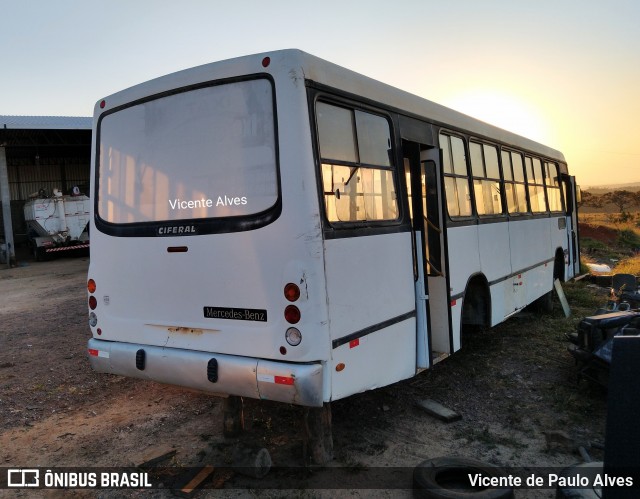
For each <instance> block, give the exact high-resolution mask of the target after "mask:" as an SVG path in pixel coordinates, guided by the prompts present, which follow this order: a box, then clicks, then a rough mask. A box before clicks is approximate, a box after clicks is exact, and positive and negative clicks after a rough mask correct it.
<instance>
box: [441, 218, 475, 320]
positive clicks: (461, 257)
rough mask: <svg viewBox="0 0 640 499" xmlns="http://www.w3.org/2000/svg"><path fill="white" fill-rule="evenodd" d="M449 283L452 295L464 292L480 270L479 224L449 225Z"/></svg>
mask: <svg viewBox="0 0 640 499" xmlns="http://www.w3.org/2000/svg"><path fill="white" fill-rule="evenodd" d="M447 238H448V242H449V274H450V275H449V285H450V286H451V295H452V296H455V295H457V294H460V293H464V290H465V288H466V286H467V282H468V281H469V276H471V275H473V274H476V273H478V272H480V270H481V268H480V250H479V248H478V226H477V225H465V226H462V227H449V229H448V230H447ZM454 331H456V329H454Z"/></svg>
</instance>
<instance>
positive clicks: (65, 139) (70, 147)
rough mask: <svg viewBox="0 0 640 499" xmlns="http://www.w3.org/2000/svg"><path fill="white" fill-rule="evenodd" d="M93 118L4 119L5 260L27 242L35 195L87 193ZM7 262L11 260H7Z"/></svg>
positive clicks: (0, 164) (0, 169) (1, 215)
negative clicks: (27, 209) (28, 206)
mask: <svg viewBox="0 0 640 499" xmlns="http://www.w3.org/2000/svg"><path fill="white" fill-rule="evenodd" d="M91 123H92V119H91V118H90V117H69V116H2V115H0V200H1V201H2V203H1V205H0V219H1V220H2V222H1V223H0V244H2V246H0V257H1V256H2V254H4V257H5V258H4V259H6V260H7V261H8V262H10V261H11V260H14V259H15V248H16V245H20V244H22V243H24V242H26V230H27V229H26V224H25V221H24V216H23V207H24V203H25V201H27V200H28V199H29V197H30V196H31V195H32V194H33V193H38V192H39V191H42V190H44V191H45V192H46V193H49V194H50V193H51V192H52V191H53V189H60V190H61V191H62V192H63V193H68V192H69V191H70V190H71V189H72V188H73V186H78V187H79V188H80V190H81V191H83V192H88V188H89V170H90V164H89V163H90V160H91ZM7 257H8V258H7Z"/></svg>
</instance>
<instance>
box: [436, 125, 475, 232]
mask: <svg viewBox="0 0 640 499" xmlns="http://www.w3.org/2000/svg"><path fill="white" fill-rule="evenodd" d="M436 135H437V138H438V147H439V148H440V149H441V150H442V151H443V164H442V165H441V168H442V175H443V181H444V183H443V185H442V192H443V194H444V204H443V205H444V206H445V214H446V217H447V221H448V225H449V224H451V225H468V224H469V223H477V221H478V214H477V212H476V200H475V193H474V190H473V185H472V182H471V174H470V167H471V160H470V156H469V139H468V137H467V136H466V135H463V134H462V133H460V132H458V131H456V130H452V129H448V128H440V129H438V130H437V131H436ZM442 136H447V137H449V140H447V145H449V144H451V137H456V138H458V139H460V140H462V146H463V148H464V156H465V158H464V159H465V171H466V175H461V174H456V173H447V172H446V171H445V165H444V147H443V144H442V142H441V140H440V138H441V137H442ZM449 155H450V157H451V158H452V161H453V156H452V151H449ZM447 178H454V179H459V178H460V179H461V178H465V179H466V181H467V189H469V205H470V207H471V212H470V214H469V215H453V216H452V215H451V214H450V213H449V201H448V199H447V185H446V184H447ZM456 191H457V187H456ZM458 207H460V204H459V201H458Z"/></svg>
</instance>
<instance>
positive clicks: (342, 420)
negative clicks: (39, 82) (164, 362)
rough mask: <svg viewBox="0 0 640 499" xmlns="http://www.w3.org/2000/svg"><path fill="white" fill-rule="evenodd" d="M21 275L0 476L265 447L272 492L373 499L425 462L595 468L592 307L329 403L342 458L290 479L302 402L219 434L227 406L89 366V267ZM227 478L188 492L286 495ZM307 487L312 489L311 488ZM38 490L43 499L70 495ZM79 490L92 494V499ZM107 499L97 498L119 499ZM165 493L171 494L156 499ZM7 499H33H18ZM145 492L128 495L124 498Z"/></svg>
mask: <svg viewBox="0 0 640 499" xmlns="http://www.w3.org/2000/svg"><path fill="white" fill-rule="evenodd" d="M21 265H22V266H19V267H15V268H12V269H4V268H3V269H0V467H5V468H8V467H53V466H58V467H59V466H77V467H87V466H97V467H109V466H135V465H137V464H139V463H141V462H142V461H143V460H144V459H143V456H145V455H147V456H152V455H154V454H158V453H160V452H161V451H162V449H171V450H173V451H175V453H174V455H173V457H171V458H169V460H168V461H167V462H165V463H163V464H164V465H166V466H172V467H179V466H200V465H202V464H213V465H214V466H218V465H221V464H222V465H224V464H227V465H228V464H229V462H230V461H229V455H230V454H231V453H232V452H233V450H234V449H235V448H236V447H237V446H240V445H242V446H249V445H251V446H259V447H264V448H266V449H267V450H268V451H269V453H270V455H271V458H272V461H273V466H274V468H273V469H272V471H271V472H270V474H269V475H268V477H269V478H270V479H272V480H275V481H272V482H271V483H275V487H278V488H284V489H297V490H295V491H294V492H292V491H291V490H290V491H289V492H288V493H287V494H286V495H294V496H295V497H325V496H326V497H334V496H336V490H331V489H323V487H335V486H341V485H344V486H347V487H349V488H350V489H352V490H351V491H350V492H349V493H348V494H346V495H345V497H346V496H347V495H348V496H350V497H351V496H356V497H369V496H370V495H371V491H370V490H367V489H358V487H357V486H354V485H353V482H352V481H351V480H350V479H349V476H347V479H346V481H345V483H344V484H341V483H336V482H335V480H334V479H332V478H331V477H333V476H335V472H336V471H339V470H344V469H348V470H350V473H351V476H352V477H355V478H360V479H362V480H363V481H364V482H367V480H368V479H370V478H372V477H374V476H375V477H378V478H379V477H380V476H385V473H387V475H386V478H389V477H390V476H391V473H396V474H397V485H396V486H395V488H391V489H388V490H378V491H377V493H376V495H382V496H387V497H411V491H410V490H406V489H410V488H411V478H410V477H411V470H412V468H413V467H414V466H416V465H417V464H418V463H420V462H421V461H423V460H426V459H429V458H435V457H441V456H460V457H468V458H474V459H479V460H482V461H484V462H487V463H492V464H496V465H500V466H506V467H521V468H526V469H534V470H535V469H537V467H545V466H551V467H554V468H556V469H560V468H562V467H565V466H568V465H572V464H574V463H576V462H580V461H581V458H580V455H579V453H578V451H577V449H578V447H579V446H584V447H585V448H586V449H587V450H588V452H589V453H590V454H591V455H592V457H594V459H596V460H597V459H602V453H601V450H599V449H598V447H600V445H598V444H601V443H602V442H603V441H604V428H605V416H606V393H605V392H604V390H602V389H599V388H597V387H593V386H589V385H588V384H587V383H586V382H582V383H581V384H577V382H576V373H577V370H576V367H575V366H574V363H573V360H572V358H571V357H570V356H569V355H568V353H567V351H566V347H567V343H566V342H565V341H564V333H565V332H570V331H573V330H575V325H576V324H577V321H578V319H579V317H580V316H581V314H582V315H584V313H585V312H590V310H589V309H588V308H587V309H581V308H580V307H581V306H582V307H585V306H586V307H589V305H588V304H587V305H584V304H581V303H572V307H574V317H572V318H570V319H565V318H564V316H563V315H562V312H561V311H560V309H559V306H556V311H555V312H554V313H553V314H551V315H540V314H536V313H532V312H526V311H525V312H524V313H521V314H519V315H518V316H516V317H514V318H512V319H510V320H509V321H507V322H506V323H505V324H502V325H500V326H498V327H496V328H493V329H491V330H489V331H482V332H475V333H473V334H470V335H465V336H464V337H463V344H464V346H463V349H462V350H461V351H460V352H458V353H456V354H455V355H453V356H452V357H451V358H449V359H446V360H445V361H443V362H441V363H439V364H437V365H436V366H435V367H434V368H433V369H431V370H430V371H426V372H423V373H421V374H419V375H417V376H416V377H414V378H412V379H409V380H406V381H404V382H401V383H397V384H395V385H392V386H389V387H385V388H381V389H378V390H375V391H372V392H367V393H363V394H359V395H356V396H352V397H350V398H348V399H346V400H341V401H337V402H334V403H333V404H332V406H333V407H332V409H333V432H334V433H333V436H334V445H335V460H334V461H333V462H332V463H331V464H330V465H329V467H328V469H319V470H314V469H305V468H294V467H297V466H302V465H303V463H304V459H303V448H304V445H303V439H302V425H301V418H302V414H303V410H302V409H301V408H299V407H295V406H288V405H285V404H277V403H270V402H264V401H256V400H248V399H245V406H244V415H245V427H246V428H245V432H244V433H243V435H242V436H241V437H240V438H237V439H225V438H224V437H223V435H222V411H221V407H222V403H221V399H219V398H216V397H211V396H209V395H205V394H200V393H193V392H189V391H185V390H183V389H180V388H176V387H171V386H164V385H159V384H154V383H151V382H145V381H140V380H134V379H125V378H121V377H117V376H112V375H104V374H96V373H94V372H93V371H92V370H91V368H90V367H89V363H88V361H87V358H86V342H87V340H88V339H89V336H90V333H89V328H88V324H87V310H86V309H87V307H86V272H87V267H88V258H62V259H58V260H54V261H49V262H33V261H26V262H25V263H22V264H21ZM580 293H582V291H580ZM580 293H578V296H579V295H580ZM569 298H570V301H571V295H570V296H569ZM578 301H579V300H578ZM377 361H378V362H383V361H384V360H383V359H378V360H377ZM423 399H432V400H435V401H437V402H439V403H441V404H443V405H444V406H446V407H448V408H450V409H452V410H454V411H456V412H457V413H459V414H460V415H461V416H462V418H461V419H460V420H459V421H456V422H453V423H445V422H442V421H440V420H438V419H435V418H433V417H432V416H430V415H428V414H427V413H425V412H424V411H422V410H421V409H419V408H417V407H416V405H415V404H416V402H417V401H419V400H423ZM557 435H560V437H559V438H557V439H556V438H555V436H557ZM389 470H391V471H389ZM225 473H226V474H223V475H222V476H216V474H215V473H214V475H213V479H212V480H214V482H209V483H208V486H209V487H212V486H213V485H212V483H215V484H216V486H217V487H220V488H221V490H211V489H210V488H209V489H205V490H202V491H200V492H198V493H197V494H196V496H197V497H206V496H210V495H211V496H215V497H218V496H219V494H220V493H223V494H226V495H227V496H229V497H245V496H246V497H255V496H258V497H263V496H267V497H279V496H282V495H285V494H284V493H283V492H279V491H277V490H276V491H274V490H273V489H271V488H270V489H266V490H265V489H263V488H262V485H261V484H260V483H259V481H256V480H252V479H249V478H246V477H244V476H242V475H241V474H239V473H233V472H229V471H228V470H227V471H225ZM323 480H324V482H323ZM323 483H324V485H322V484H323ZM308 487H312V488H313V489H314V491H313V492H309V491H308V490H304V489H307V488H308ZM384 488H385V489H386V487H384ZM4 492H5V493H6V492H7V491H6V490H5V491H4ZM11 492H14V491H11ZM39 492H40V494H39V495H38V497H40V496H46V497H58V496H59V497H62V496H63V495H64V496H65V497H66V496H68V495H69V491H66V492H65V493H64V494H62V492H61V491H39ZM338 492H339V491H338ZM2 493H3V491H2V490H0V496H1V495H2ZM74 494H75V495H76V496H82V497H85V496H86V497H93V496H94V495H96V494H97V491H91V492H90V493H89V492H86V491H76V492H74ZM109 494H110V492H109V491H101V492H100V494H99V495H100V497H122V496H123V495H125V494H124V493H123V492H122V491H117V492H111V494H112V495H109ZM159 494H160V495H162V494H165V495H166V496H167V497H171V495H170V494H169V493H168V492H167V491H154V495H159ZM307 494H309V495H307ZM16 495H17V496H19V497H31V496H30V495H29V494H28V493H27V492H24V491H17V492H16ZM141 495H143V493H142V492H136V491H129V492H128V495H127V496H133V497H138V496H141ZM517 497H541V498H542V497H549V498H551V497H555V492H554V491H553V490H546V491H544V490H529V491H527V490H524V491H518V493H517Z"/></svg>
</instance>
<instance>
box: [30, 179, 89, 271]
mask: <svg viewBox="0 0 640 499" xmlns="http://www.w3.org/2000/svg"><path fill="white" fill-rule="evenodd" d="M89 210H90V205H89V198H88V197H87V196H85V195H83V194H80V193H79V192H78V191H77V188H76V189H74V194H73V195H63V194H62V193H61V192H60V191H58V190H57V189H54V193H53V196H51V197H46V194H45V193H44V192H43V191H40V192H39V193H38V194H37V195H36V197H34V198H32V199H30V200H29V201H27V202H26V203H25V205H24V218H25V221H26V223H27V227H28V231H27V237H28V239H29V244H30V246H31V248H32V251H33V255H34V257H35V259H36V260H38V261H42V260H47V259H49V258H51V257H52V256H53V255H55V254H58V253H61V252H69V251H76V250H85V251H88V248H89V231H88V225H89V217H90V211H89Z"/></svg>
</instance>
